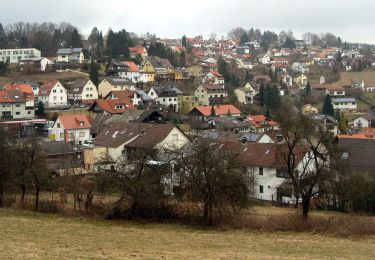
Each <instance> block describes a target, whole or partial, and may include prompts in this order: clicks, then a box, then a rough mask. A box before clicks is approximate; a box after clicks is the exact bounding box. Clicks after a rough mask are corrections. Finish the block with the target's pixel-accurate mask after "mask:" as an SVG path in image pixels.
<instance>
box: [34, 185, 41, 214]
mask: <svg viewBox="0 0 375 260" xmlns="http://www.w3.org/2000/svg"><path fill="white" fill-rule="evenodd" d="M39 193H40V188H39V186H38V185H36V186H35V211H38V210H39Z"/></svg>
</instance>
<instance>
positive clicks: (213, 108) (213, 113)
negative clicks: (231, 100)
mask: <svg viewBox="0 0 375 260" xmlns="http://www.w3.org/2000/svg"><path fill="white" fill-rule="evenodd" d="M211 116H216V112H215V106H211Z"/></svg>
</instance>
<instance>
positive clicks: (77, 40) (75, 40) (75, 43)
mask: <svg viewBox="0 0 375 260" xmlns="http://www.w3.org/2000/svg"><path fill="white" fill-rule="evenodd" d="M70 45H71V46H72V47H73V48H79V47H82V41H81V36H80V35H79V33H78V30H77V29H75V28H74V30H73V32H72V39H71V41H70Z"/></svg>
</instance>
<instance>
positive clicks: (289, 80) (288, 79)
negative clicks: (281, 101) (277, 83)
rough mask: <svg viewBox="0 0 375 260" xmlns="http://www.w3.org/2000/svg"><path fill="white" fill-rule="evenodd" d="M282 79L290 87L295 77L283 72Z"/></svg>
mask: <svg viewBox="0 0 375 260" xmlns="http://www.w3.org/2000/svg"><path fill="white" fill-rule="evenodd" d="M281 81H282V82H283V83H284V84H285V85H286V86H288V87H290V86H292V85H293V77H292V76H290V75H289V74H283V75H282V76H281Z"/></svg>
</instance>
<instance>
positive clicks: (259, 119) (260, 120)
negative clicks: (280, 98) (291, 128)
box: [247, 115, 278, 128]
mask: <svg viewBox="0 0 375 260" xmlns="http://www.w3.org/2000/svg"><path fill="white" fill-rule="evenodd" d="M247 119H248V120H249V121H250V122H254V123H255V126H256V127H257V128H262V127H264V124H267V125H268V126H276V125H278V123H277V122H275V121H273V120H269V119H268V118H267V117H265V116H264V115H250V116H248V117H247Z"/></svg>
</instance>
